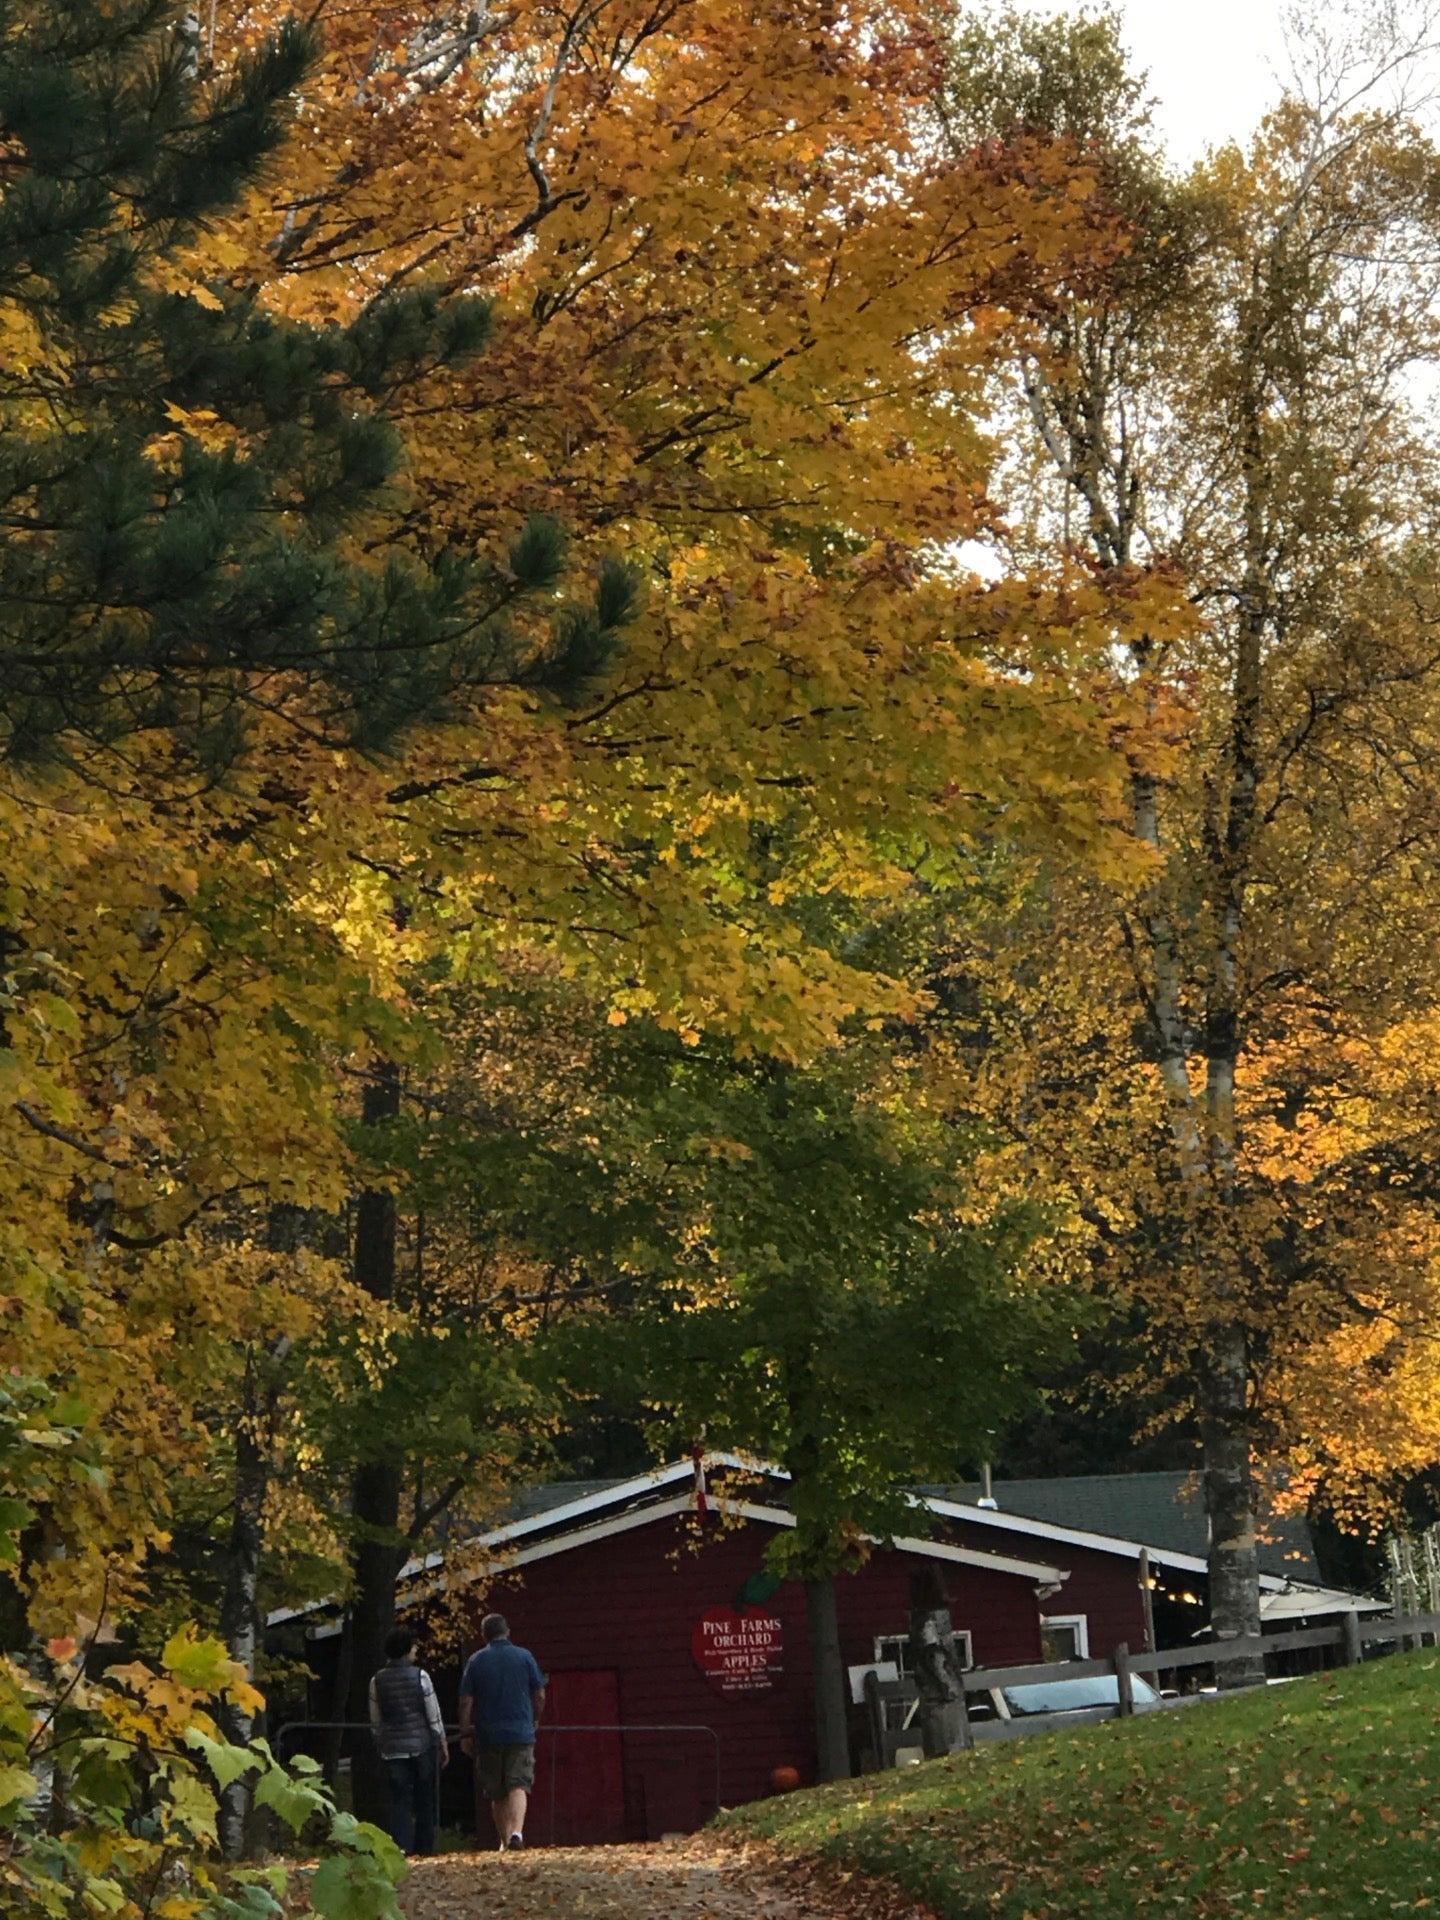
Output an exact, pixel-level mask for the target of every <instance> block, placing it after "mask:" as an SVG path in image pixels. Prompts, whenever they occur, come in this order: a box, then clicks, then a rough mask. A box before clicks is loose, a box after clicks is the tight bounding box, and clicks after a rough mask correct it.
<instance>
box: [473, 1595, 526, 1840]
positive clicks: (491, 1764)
mask: <svg viewBox="0 0 1440 1920" xmlns="http://www.w3.org/2000/svg"><path fill="white" fill-rule="evenodd" d="M480 1633H481V1637H482V1638H483V1639H484V1642H485V1644H484V1646H483V1647H481V1649H480V1651H479V1652H478V1653H472V1654H471V1656H470V1658H469V1660H468V1661H467V1662H466V1663H465V1671H464V1673H463V1674H462V1675H461V1676H460V1750H461V1752H462V1753H473V1754H474V1756H475V1831H476V1833H477V1835H478V1833H479V1831H480V1823H481V1818H482V1815H481V1802H482V1800H488V1801H489V1802H490V1816H491V1818H492V1819H493V1820H494V1822H495V1831H496V1833H497V1834H498V1835H499V1836H500V1850H501V1852H502V1853H505V1852H517V1851H518V1850H519V1849H520V1848H521V1847H523V1846H524V1844H525V1831H524V1830H525V1806H526V1798H527V1796H528V1794H529V1792H530V1789H531V1788H532V1787H533V1786H534V1784H535V1722H536V1721H537V1720H538V1719H539V1718H540V1714H541V1711H542V1709H543V1708H544V1705H545V1676H544V1674H543V1673H542V1672H541V1671H540V1668H539V1665H538V1664H537V1662H536V1659H535V1656H534V1654H533V1653H528V1652H527V1651H526V1650H525V1648H524V1647H517V1646H516V1645H515V1643H514V1641H513V1640H512V1639H511V1638H510V1627H509V1623H508V1622H507V1621H506V1619H505V1618H504V1616H503V1614H498V1613H487V1614H486V1616H485V1618H484V1619H483V1620H482V1621H481V1622H480Z"/></svg>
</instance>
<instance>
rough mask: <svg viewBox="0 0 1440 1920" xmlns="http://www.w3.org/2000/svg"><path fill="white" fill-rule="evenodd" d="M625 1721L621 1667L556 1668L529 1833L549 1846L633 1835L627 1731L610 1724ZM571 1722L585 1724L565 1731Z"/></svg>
mask: <svg viewBox="0 0 1440 1920" xmlns="http://www.w3.org/2000/svg"><path fill="white" fill-rule="evenodd" d="M619 1724H620V1680H619V1676H618V1675H617V1674H615V1673H614V1672H606V1671H601V1672H585V1673H553V1672H552V1673H551V1675H550V1690H549V1693H548V1695H547V1697H546V1701H545V1718H544V1719H543V1720H542V1721H541V1723H540V1727H539V1730H538V1733H537V1736H536V1742H535V1793H534V1797H533V1799H532V1800H531V1803H530V1817H529V1818H528V1819H527V1820H526V1822H525V1831H526V1836H527V1838H528V1839H530V1840H532V1841H537V1842H538V1843H539V1844H540V1845H541V1846H547V1847H588V1846H597V1845H603V1844H604V1843H606V1842H607V1841H612V1840H623V1839H624V1838H625V1781H624V1775H623V1773H622V1770H621V1763H620V1735H619V1734H618V1733H617V1732H607V1731H602V1729H607V1728H615V1727H618V1726H619ZM567 1727H568V1728H578V1729H579V1731H578V1732H564V1731H561V1729H564V1728H567ZM591 1727H594V1728H596V1729H597V1731H596V1732H594V1733H592V1732H590V1731H588V1729H590V1728H591Z"/></svg>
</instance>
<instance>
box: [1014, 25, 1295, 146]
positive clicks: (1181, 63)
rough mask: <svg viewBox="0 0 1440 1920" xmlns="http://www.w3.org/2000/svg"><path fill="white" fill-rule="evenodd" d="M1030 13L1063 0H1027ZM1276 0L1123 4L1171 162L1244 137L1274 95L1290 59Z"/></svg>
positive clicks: (1134, 53) (1133, 50) (1131, 42)
mask: <svg viewBox="0 0 1440 1920" xmlns="http://www.w3.org/2000/svg"><path fill="white" fill-rule="evenodd" d="M1025 3H1026V5H1027V6H1029V7H1030V8H1031V9H1032V10H1033V11H1034V12H1036V13H1057V12H1060V11H1062V10H1063V6H1062V0H1025ZM1280 11H1281V9H1280V0H1200V4H1199V5H1196V4H1195V0H1121V12H1122V14H1123V16H1124V20H1125V30H1126V38H1127V40H1128V42H1129V46H1130V52H1131V54H1132V56H1133V58H1134V62H1135V65H1136V66H1137V67H1139V68H1140V69H1142V70H1148V72H1149V76H1150V86H1149V91H1150V93H1151V94H1153V95H1154V96H1155V99H1156V106H1155V124H1156V127H1157V128H1158V130H1159V131H1160V132H1161V134H1163V136H1164V138H1165V141H1166V143H1167V145H1168V146H1169V148H1170V150H1171V153H1172V154H1173V155H1174V157H1175V159H1176V160H1178V161H1180V162H1182V163H1183V162H1186V161H1190V160H1198V159H1199V158H1200V156H1201V154H1203V153H1204V151H1205V149H1206V148H1207V147H1212V146H1220V145H1222V144H1223V143H1224V142H1225V141H1227V140H1232V139H1242V140H1243V138H1244V137H1245V135H1247V134H1248V133H1249V132H1250V131H1251V130H1252V129H1253V127H1254V126H1255V124H1256V122H1257V121H1258V120H1259V118H1260V116H1261V114H1262V113H1263V112H1264V111H1265V109H1266V108H1267V107H1268V106H1269V105H1270V104H1271V102H1272V101H1273V100H1274V99H1275V97H1276V95H1277V93H1278V92H1279V90H1280V89H1279V76H1282V75H1287V74H1288V72H1289V62H1288V60H1287V58H1286V54H1285V42H1284V37H1283V35H1282V33H1281V28H1280Z"/></svg>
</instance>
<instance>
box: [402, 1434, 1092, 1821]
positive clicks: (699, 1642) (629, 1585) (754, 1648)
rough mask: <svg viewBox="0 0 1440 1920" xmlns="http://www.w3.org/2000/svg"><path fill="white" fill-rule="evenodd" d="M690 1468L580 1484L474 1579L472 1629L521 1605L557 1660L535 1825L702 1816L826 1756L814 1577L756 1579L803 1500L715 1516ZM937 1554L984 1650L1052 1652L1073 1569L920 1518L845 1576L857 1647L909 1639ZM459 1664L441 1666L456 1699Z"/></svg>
mask: <svg viewBox="0 0 1440 1920" xmlns="http://www.w3.org/2000/svg"><path fill="white" fill-rule="evenodd" d="M690 1473H691V1469H690V1468H689V1466H688V1465H686V1466H683V1467H677V1468H670V1469H666V1470H664V1471H662V1472H661V1473H659V1474H655V1475H650V1476H647V1477H646V1478H645V1479H644V1480H643V1481H633V1482H623V1483H621V1484H620V1485H619V1486H618V1487H610V1488H606V1489H605V1490H604V1491H602V1492H599V1493H595V1494H590V1495H584V1496H581V1497H579V1498H577V1499H575V1500H573V1501H570V1502H567V1503H565V1504H564V1505H562V1506H559V1507H551V1508H547V1509H546V1510H545V1511H544V1512H542V1513H539V1514H536V1515H533V1516H531V1517H530V1518H528V1519H526V1520H522V1521H519V1522H516V1523H515V1524H514V1525H513V1526H511V1527H509V1528H505V1529H502V1530H501V1535H497V1536H493V1537H492V1542H491V1543H489V1544H493V1545H494V1546H495V1548H496V1549H497V1550H499V1551H501V1552H503V1553H504V1555H505V1558H504V1561H503V1565H502V1567H500V1568H497V1569H495V1570H493V1571H491V1572H490V1573H488V1574H487V1576H486V1578H485V1582H484V1590H483V1596H477V1601H476V1608H475V1614H476V1617H475V1620H474V1622H473V1626H474V1629H475V1636H474V1637H475V1638H476V1639H478V1628H479V1615H480V1613H482V1612H488V1611H489V1610H490V1609H491V1608H494V1609H496V1610H498V1611H499V1612H502V1613H504V1614H506V1615H507V1616H508V1617H509V1619H510V1622H511V1626H512V1629H513V1631H514V1634H515V1638H516V1639H517V1640H518V1641H520V1642H521V1643H522V1644H523V1645H525V1646H528V1647H529V1648H531V1650H532V1651H533V1652H534V1653H535V1655H536V1657H537V1659H538V1660H539V1661H540V1664H541V1665H542V1666H543V1667H544V1668H545V1670H546V1672H547V1674H548V1675H549V1679H550V1696H549V1701H548V1704H547V1706H546V1711H545V1723H544V1725H543V1727H542V1731H541V1738H540V1741H539V1744H538V1748H537V1754H536V1759H537V1775H536V1783H535V1794H534V1799H533V1802H532V1811H531V1815H530V1820H529V1822H528V1826H527V1831H528V1832H529V1833H530V1835H531V1837H532V1838H533V1839H534V1840H536V1841H538V1842H540V1843H541V1844H546V1843H553V1844H557V1845H563V1844H580V1843H583V1842H595V1841H605V1840H623V1839H647V1838H655V1837H657V1836H659V1835H660V1834H662V1833H671V1832H676V1831H688V1830H689V1829H691V1828H694V1827H696V1826H699V1825H700V1824H701V1822H702V1821H704V1820H706V1819H707V1818H708V1817H709V1816H710V1815H711V1814H712V1813H713V1812H714V1811H715V1809H716V1807H717V1806H735V1805H738V1804H739V1803H741V1802H743V1801H746V1800H754V1799H757V1798H758V1797H760V1796H761V1795H762V1794H765V1793H768V1792H770V1791H771V1775H772V1773H773V1772H774V1771H775V1769H776V1768H777V1767H792V1768H794V1770H795V1771H796V1773H797V1774H798V1775H799V1776H800V1778H801V1780H802V1781H806V1782H808V1781H809V1780H811V1779H812V1778H813V1776H814V1704H813V1703H814V1692H813V1673H812V1664H811V1656H810V1645H809V1637H808V1633H807V1628H806V1616H805V1597H804V1593H803V1591H802V1589H801V1587H800V1585H799V1584H798V1583H797V1582H794V1581H786V1582H784V1583H782V1584H781V1585H779V1586H778V1587H776V1588H775V1589H774V1590H773V1591H772V1592H770V1593H769V1594H768V1595H767V1596H766V1597H765V1598H764V1599H763V1600H762V1601H760V1602H758V1603H754V1604H752V1603H748V1602H747V1600H746V1594H745V1590H746V1588H747V1586H750V1585H753V1584H754V1583H756V1581H757V1578H759V1579H760V1580H761V1583H762V1585H763V1584H764V1583H763V1574H764V1564H763V1563H764V1556H765V1552H766V1549H767V1547H768V1546H769V1545H770V1543H771V1541H772V1540H773V1538H774V1536H775V1532H776V1530H777V1529H778V1528H781V1527H787V1526H790V1525H793V1521H792V1519H791V1516H790V1514H789V1513H788V1512H787V1511H786V1510H785V1509H784V1508H783V1507H782V1506H778V1505H772V1504H770V1502H769V1500H768V1499H767V1498H766V1497H765V1496H764V1495H763V1494H762V1495H761V1496H759V1497H756V1498H750V1497H745V1496H744V1495H743V1494H732V1495H726V1496H723V1497H721V1498H712V1507H713V1511H712V1513H711V1515H710V1516H709V1517H708V1518H706V1519H705V1520H703V1521H702V1520H700V1519H699V1517H698V1515H697V1512H696V1501H695V1496H694V1492H693V1490H692V1489H691V1488H689V1487H683V1488H682V1487H680V1486H678V1485H677V1483H679V1482H683V1481H686V1480H688V1479H689V1477H690ZM501 1536H503V1537H501ZM926 1562H928V1563H930V1564H931V1565H933V1566H935V1567H937V1568H938V1569H939V1571H940V1573H941V1575H942V1578H943V1579H944V1581H945V1584H946V1587H947V1590H948V1591H949V1594H950V1596H951V1604H952V1611H953V1614H954V1617H955V1619H956V1621H957V1623H960V1622H963V1623H964V1627H965V1630H966V1631H967V1633H968V1635H969V1637H970V1646H971V1649H972V1652H973V1655H974V1657H975V1658H976V1659H977V1660H982V1661H985V1662H988V1663H995V1664H1004V1663H1018V1662H1023V1661H1027V1660H1038V1659H1040V1658H1041V1616H1040V1597H1039V1596H1040V1594H1041V1593H1043V1592H1045V1591H1046V1590H1047V1589H1050V1588H1053V1587H1055V1586H1057V1585H1058V1584H1059V1583H1060V1582H1061V1580H1062V1579H1063V1573H1062V1570H1061V1569H1060V1568H1059V1567H1058V1566H1056V1565H1055V1564H1054V1562H1053V1561H1052V1560H1050V1559H1047V1558H1045V1557H1044V1556H1040V1555H1031V1554H1026V1555H1025V1556H1024V1557H1019V1556H1015V1555H1011V1554H1007V1553H1005V1552H1003V1551H1000V1550H998V1547H997V1545H995V1544H992V1545H991V1546H990V1547H988V1548H986V1549H984V1550H980V1549H976V1548H973V1547H969V1546H963V1545H959V1544H957V1543H954V1542H950V1541H943V1540H929V1539H919V1538H916V1539H903V1540H897V1541H896V1542H895V1543H894V1544H893V1545H891V1546H887V1547H883V1548H877V1550H876V1551H875V1552H874V1553H873V1554H872V1555H871V1557H870V1559H869V1560H868V1561H867V1562H866V1564H865V1565H864V1567H862V1568H861V1569H860V1570H859V1571H858V1572H856V1573H854V1574H851V1575H848V1576H846V1577H844V1578H843V1579H842V1580H841V1581H840V1583H839V1596H838V1597H839V1613H840V1641H841V1653H842V1657H843V1659H844V1661H845V1663H846V1665H847V1666H853V1667H864V1666H870V1665H873V1664H874V1663H875V1661H876V1660H877V1658H885V1657H893V1655H894V1653H895V1650H896V1649H897V1648H898V1646H899V1645H900V1643H901V1642H903V1640H904V1637H905V1635H906V1632H907V1625H908V1614H909V1605H910V1586H911V1580H912V1577H913V1575H914V1573H915V1571H916V1570H917V1568H918V1567H919V1566H920V1565H921V1564H923V1563H926ZM457 1679H458V1672H451V1673H449V1674H440V1673H437V1674H436V1682H437V1685H438V1686H440V1688H441V1690H442V1704H445V1705H447V1707H448V1705H449V1704H451V1703H452V1702H453V1697H454V1689H455V1685H456V1681H457ZM447 1693H448V1699H447ZM861 1718H862V1716H860V1715H859V1714H858V1712H857V1716H856V1721H857V1724H856V1731H857V1734H858V1732H859V1728H860V1722H861Z"/></svg>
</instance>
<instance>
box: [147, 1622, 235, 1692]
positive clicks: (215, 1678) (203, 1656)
mask: <svg viewBox="0 0 1440 1920" xmlns="http://www.w3.org/2000/svg"><path fill="white" fill-rule="evenodd" d="M160 1659H161V1663H162V1665H163V1666H164V1668H165V1671H166V1672H167V1673H169V1674H173V1676H174V1677H175V1679H177V1680H179V1681H180V1682H181V1683H182V1684H183V1685H185V1686H187V1687H193V1688H194V1689H195V1691H196V1692H197V1693H219V1692H220V1690H221V1689H222V1688H223V1687H225V1686H227V1685H228V1684H229V1682H230V1680H231V1679H232V1678H233V1675H234V1668H235V1663H234V1661H233V1660H231V1658H230V1656H229V1654H228V1653H227V1652H226V1651H225V1648H224V1646H223V1645H222V1643H221V1642H220V1641H219V1640H211V1639H205V1640H201V1639H197V1638H196V1634H195V1629H194V1628H193V1627H191V1626H184V1627H181V1629H180V1630H179V1632H178V1633H173V1634H171V1636H170V1638H169V1639H168V1640H167V1641H166V1642H165V1650H164V1652H163V1653H162V1654H161V1655H160Z"/></svg>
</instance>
